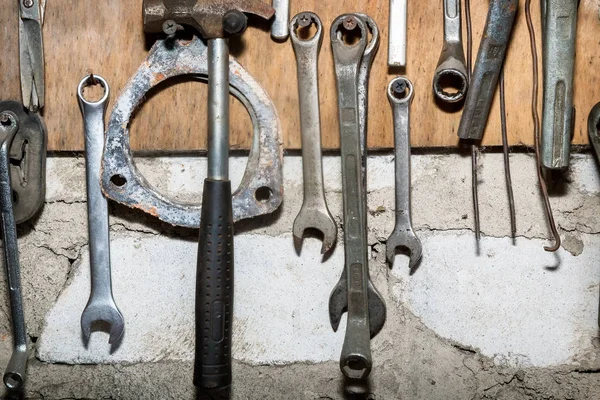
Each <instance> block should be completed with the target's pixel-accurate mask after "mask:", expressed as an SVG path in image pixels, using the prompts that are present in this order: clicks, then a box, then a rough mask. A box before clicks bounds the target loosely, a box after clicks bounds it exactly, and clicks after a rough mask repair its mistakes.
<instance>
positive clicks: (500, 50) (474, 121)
mask: <svg viewBox="0 0 600 400" xmlns="http://www.w3.org/2000/svg"><path fill="white" fill-rule="evenodd" d="M518 8H519V0H492V1H491V2H490V8H489V11H488V15H487V21H486V23H485V28H484V30H483V36H482V38H481V44H480V45H479V53H478V54H477V61H476V62H475V68H474V71H473V76H472V79H471V82H470V83H469V92H468V93H467V98H466V100H465V109H464V111H463V114H462V117H461V119H460V125H459V127H458V137H459V138H461V139H472V140H481V138H482V137H483V131H484V130H485V126H486V124H487V120H488V117H489V115H490V108H491V107H492V100H493V99H494V93H495V92H496V86H497V84H498V77H499V76H500V71H501V70H502V64H504V57H505V55H506V49H507V47H508V43H509V41H510V36H511V33H512V29H513V23H514V21H515V16H516V15H517V9H518Z"/></svg>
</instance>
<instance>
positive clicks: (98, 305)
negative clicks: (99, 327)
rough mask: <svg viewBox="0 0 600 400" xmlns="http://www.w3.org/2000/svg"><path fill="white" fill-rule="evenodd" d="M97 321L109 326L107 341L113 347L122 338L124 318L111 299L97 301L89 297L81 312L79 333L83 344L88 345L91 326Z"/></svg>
mask: <svg viewBox="0 0 600 400" xmlns="http://www.w3.org/2000/svg"><path fill="white" fill-rule="evenodd" d="M98 322H104V323H106V324H107V325H109V326H110V330H109V334H110V337H109V339H108V343H109V344H111V345H112V346H113V347H114V346H116V345H117V344H118V343H119V342H120V341H121V339H122V337H123V333H125V320H124V318H123V315H122V314H121V312H120V311H119V309H118V308H117V306H116V304H115V302H114V301H113V300H110V301H99V300H95V299H94V298H91V299H90V301H89V302H88V304H87V306H86V307H85V310H83V313H82V314H81V334H82V336H83V341H84V343H85V346H86V347H87V346H88V343H89V341H90V336H91V335H92V327H93V325H95V324H96V323H98Z"/></svg>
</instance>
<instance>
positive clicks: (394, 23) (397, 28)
mask: <svg viewBox="0 0 600 400" xmlns="http://www.w3.org/2000/svg"><path fill="white" fill-rule="evenodd" d="M407 8H408V0H390V19H389V37H388V65H389V66H390V67H404V66H406V25H407V24H406V22H407V21H406V18H407V15H406V13H407Z"/></svg>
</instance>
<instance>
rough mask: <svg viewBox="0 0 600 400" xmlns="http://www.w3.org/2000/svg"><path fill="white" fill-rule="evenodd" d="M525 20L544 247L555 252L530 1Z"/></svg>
mask: <svg viewBox="0 0 600 400" xmlns="http://www.w3.org/2000/svg"><path fill="white" fill-rule="evenodd" d="M525 18H526V20H527V29H528V31H529V43H530V46H531V58H532V61H533V62H532V72H533V74H532V75H533V76H532V79H533V89H532V91H531V115H532V117H533V139H534V143H535V146H534V147H535V160H536V172H537V178H538V184H539V186H540V194H541V196H542V200H543V201H544V212H545V213H546V219H547V220H548V225H549V226H550V230H551V231H552V235H553V236H554V244H553V245H552V246H544V250H546V251H552V252H554V251H557V250H558V249H559V248H560V245H561V239H560V234H559V232H558V229H557V227H556V223H555V222H554V216H553V215H552V206H551V204H550V198H549V196H548V187H547V186H546V181H545V180H544V173H543V170H542V155H541V144H540V142H541V138H540V116H539V114H538V81H539V72H538V56H537V45H536V40H535V29H534V27H533V21H532V16H531V0H526V1H525Z"/></svg>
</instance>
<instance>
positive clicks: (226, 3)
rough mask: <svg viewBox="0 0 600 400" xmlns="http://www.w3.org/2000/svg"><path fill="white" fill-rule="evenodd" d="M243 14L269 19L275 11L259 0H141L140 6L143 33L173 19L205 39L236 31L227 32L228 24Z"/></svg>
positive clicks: (161, 28)
mask: <svg viewBox="0 0 600 400" xmlns="http://www.w3.org/2000/svg"><path fill="white" fill-rule="evenodd" d="M243 14H252V15H256V16H258V17H261V18H264V19H265V20H269V19H271V18H272V17H273V15H275V10H274V9H273V8H272V7H270V6H268V5H266V4H264V3H263V2H262V1H261V0H144V5H143V16H144V30H145V31H146V32H148V33H159V32H162V31H163V24H164V23H165V22H167V21H173V22H175V23H176V24H179V25H188V26H191V27H192V28H194V29H196V30H198V32H200V34H201V35H202V37H203V38H205V39H215V38H223V37H227V36H230V35H232V34H236V33H240V32H236V31H235V29H234V31H233V32H231V26H232V25H233V27H235V26H237V25H238V24H239V22H240V21H238V20H239V18H240V16H242V17H245V16H244V15H243ZM244 22H245V21H244ZM228 26H229V27H230V28H229V29H228ZM244 27H245V24H244ZM242 30H243V29H242Z"/></svg>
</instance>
